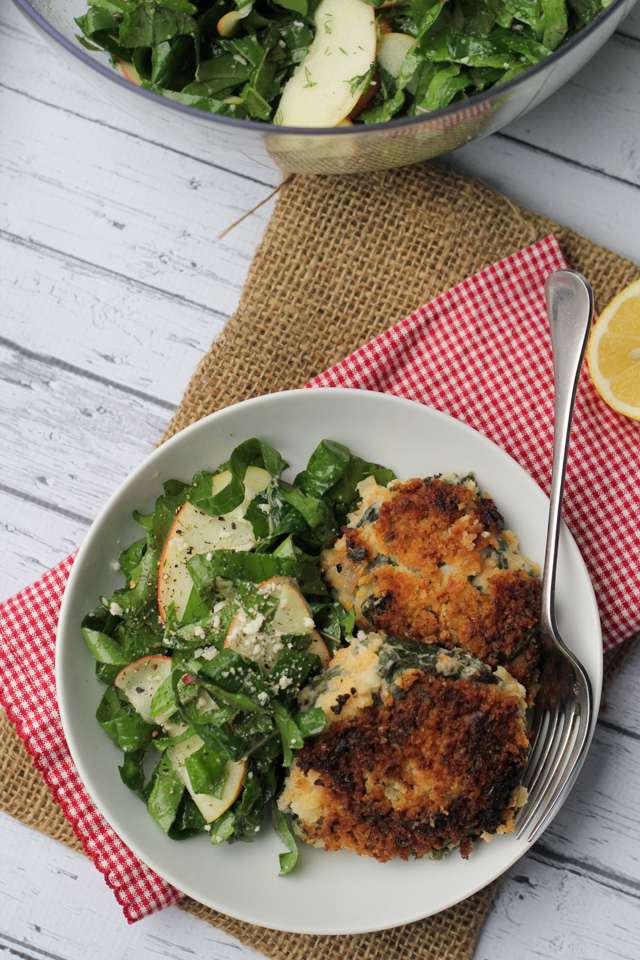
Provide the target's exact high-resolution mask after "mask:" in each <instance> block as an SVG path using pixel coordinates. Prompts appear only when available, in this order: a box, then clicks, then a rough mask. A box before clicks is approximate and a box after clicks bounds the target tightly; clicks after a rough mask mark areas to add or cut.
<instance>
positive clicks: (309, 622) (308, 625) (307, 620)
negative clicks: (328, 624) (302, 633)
mask: <svg viewBox="0 0 640 960" xmlns="http://www.w3.org/2000/svg"><path fill="white" fill-rule="evenodd" d="M302 622H303V624H304V625H305V627H306V628H307V629H308V630H310V629H311V628H312V627H313V617H305V618H304V620H303V621H302Z"/></svg>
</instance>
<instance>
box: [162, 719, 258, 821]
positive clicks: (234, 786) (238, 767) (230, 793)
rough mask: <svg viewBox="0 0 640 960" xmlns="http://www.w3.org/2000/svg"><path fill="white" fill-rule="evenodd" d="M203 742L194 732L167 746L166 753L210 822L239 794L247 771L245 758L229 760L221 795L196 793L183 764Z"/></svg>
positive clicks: (226, 808) (199, 808)
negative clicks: (190, 735) (173, 744)
mask: <svg viewBox="0 0 640 960" xmlns="http://www.w3.org/2000/svg"><path fill="white" fill-rule="evenodd" d="M203 743H204V741H203V740H201V738H200V737H199V736H198V735H197V734H195V735H194V736H193V737H189V739H188V740H183V741H182V743H176V744H175V746H173V747H168V748H167V751H166V753H167V757H168V758H169V760H170V762H171V765H172V767H173V769H174V770H175V772H176V773H177V774H178V776H179V777H180V779H181V780H182V782H183V783H184V785H185V787H186V788H187V790H188V792H189V793H190V795H191V796H192V798H193V801H194V803H195V805H196V806H197V808H198V810H199V811H200V813H201V814H202V816H203V817H204V818H205V820H206V821H207V823H212V822H213V821H214V820H217V819H218V817H221V816H222V814H223V813H224V812H225V810H228V809H229V807H230V806H231V804H232V803H233V802H234V800H236V799H237V797H238V796H239V794H240V791H241V789H242V784H243V782H244V778H245V774H246V772H247V760H246V759H243V760H238V761H237V762H234V761H233V760H229V761H228V762H227V781H226V783H225V785H224V789H223V791H222V796H221V797H212V796H211V795H210V794H208V793H196V792H195V790H194V789H193V787H192V786H191V779H190V777H189V773H188V771H187V768H186V766H185V760H186V759H187V757H190V756H191V754H192V753H195V752H196V750H199V749H200V747H201V746H202V745H203Z"/></svg>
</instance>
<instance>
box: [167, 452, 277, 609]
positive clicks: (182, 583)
mask: <svg viewBox="0 0 640 960" xmlns="http://www.w3.org/2000/svg"><path fill="white" fill-rule="evenodd" d="M230 480H231V473H230V472H229V471H228V470H225V471H224V472H223V473H220V474H217V475H216V476H215V477H214V478H213V483H212V494H213V495H214V496H215V495H216V494H218V493H220V492H221V491H222V490H224V488H225V487H226V486H227V484H228V483H229V482H230ZM270 481H271V476H270V475H269V473H268V472H267V471H266V470H262V469H261V468H260V467H249V468H248V469H247V473H246V476H245V480H244V486H245V493H246V496H245V499H244V501H243V502H242V503H241V504H240V505H239V506H238V507H236V508H235V509H234V510H231V511H230V512H229V513H226V514H225V515H224V516H222V517H211V516H209V514H207V513H204V512H203V511H202V510H199V509H198V508H197V507H195V506H194V505H193V504H192V503H185V504H184V506H183V507H181V509H180V510H179V511H178V514H177V515H176V519H175V520H174V522H173V524H172V526H171V529H170V530H169V534H168V536H167V539H166V541H165V545H164V550H163V551H162V555H161V557H160V564H159V567H158V609H159V611H160V616H161V617H162V622H163V623H166V622H167V610H168V609H169V605H170V604H171V603H173V604H174V608H175V615H176V618H177V620H178V621H180V620H182V617H183V616H184V611H185V609H186V606H187V603H188V601H189V596H190V595H191V590H192V588H193V581H192V580H191V575H190V574H189V570H188V568H187V561H188V560H189V559H190V558H191V557H193V556H195V555H196V554H201V553H204V554H207V553H211V552H213V551H214V550H237V551H241V550H251V548H252V547H255V545H256V538H255V536H254V533H253V527H252V525H251V523H250V522H249V521H248V520H245V519H244V514H245V513H246V510H247V507H248V506H249V504H250V503H251V501H252V500H253V498H254V497H255V496H256V494H258V493H260V492H261V491H262V490H265V489H266V487H267V486H268V485H269V483H270Z"/></svg>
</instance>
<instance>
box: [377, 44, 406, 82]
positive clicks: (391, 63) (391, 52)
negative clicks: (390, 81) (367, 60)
mask: <svg viewBox="0 0 640 960" xmlns="http://www.w3.org/2000/svg"><path fill="white" fill-rule="evenodd" d="M415 42H416V38H415V37H411V36H409V34H408V33H383V34H382V36H381V37H380V41H379V43H378V49H377V51H376V60H377V61H378V63H379V64H380V66H381V67H383V68H384V69H385V70H386V71H387V73H390V74H391V76H392V77H395V78H396V79H397V78H398V77H399V76H400V67H401V66H402V61H403V60H404V58H405V57H406V55H407V53H408V52H409V50H410V49H411V47H413V46H415Z"/></svg>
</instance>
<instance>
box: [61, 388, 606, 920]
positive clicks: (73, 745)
mask: <svg viewBox="0 0 640 960" xmlns="http://www.w3.org/2000/svg"><path fill="white" fill-rule="evenodd" d="M354 394H358V395H360V397H362V396H363V395H364V396H366V397H367V398H368V400H367V401H365V402H370V403H371V404H372V405H375V404H382V405H383V406H387V405H391V406H394V405H395V407H396V409H397V410H398V413H400V412H401V410H402V408H403V407H404V408H405V409H406V410H408V409H409V408H411V409H412V410H415V408H416V407H418V408H420V409H421V410H422V411H424V413H425V415H426V418H434V422H438V421H440V422H442V421H444V422H446V423H447V425H449V426H450V425H451V424H454V425H455V426H454V427H453V428H452V429H454V430H456V431H460V432H461V435H462V436H464V435H466V436H468V437H474V438H480V439H481V441H482V442H483V443H484V444H487V445H488V446H489V448H491V451H492V453H493V455H494V456H496V457H497V458H498V459H502V458H506V460H504V461H503V462H504V463H506V462H507V461H508V462H509V465H510V469H513V470H514V472H515V474H516V475H518V477H519V480H520V481H521V482H522V483H523V484H524V486H525V487H527V486H528V487H529V489H531V485H533V487H535V490H536V491H537V493H538V495H540V496H542V497H544V500H545V501H546V502H547V503H548V500H547V498H546V496H545V494H544V493H543V492H542V491H541V490H540V488H539V487H538V486H537V484H536V483H535V481H534V480H533V479H532V478H531V476H530V475H529V474H528V473H527V472H526V471H525V470H524V468H523V467H521V466H520V465H519V464H518V463H517V461H515V460H514V459H513V458H512V457H511V456H510V455H509V454H507V453H506V452H505V451H504V450H503V449H502V448H501V447H499V446H498V445H497V444H495V443H494V442H493V441H491V440H489V439H488V438H487V437H485V436H484V435H483V434H481V433H480V432H479V431H476V430H474V429H473V428H472V427H470V426H469V425H467V424H465V423H464V422H462V421H460V420H457V419H455V418H454V417H451V416H450V415H449V414H447V413H444V412H442V411H440V410H437V409H435V408H433V407H429V406H426V405H424V404H420V403H418V402H417V401H412V400H408V399H405V398H403V397H397V396H395V395H391V394H382V393H378V392H375V391H366V390H353V389H346V388H342V387H322V388H316V389H312V390H308V389H306V390H305V389H298V390H288V391H281V392H279V393H275V394H268V395H265V396H261V397H256V398H252V399H249V400H245V401H242V402H241V403H238V404H234V405H232V406H230V407H226V408H224V409H222V410H219V411H216V412H214V413H212V414H209V415H208V416H207V417H204V418H202V419H201V420H199V421H197V422H196V423H194V424H191V425H190V426H188V427H186V428H185V429H184V430H182V431H180V432H179V433H178V434H176V435H174V436H173V437H171V438H170V439H169V440H167V441H166V442H165V443H164V444H162V445H161V446H160V447H158V448H156V449H155V450H154V451H153V452H152V453H151V454H150V455H149V456H148V457H146V458H145V459H144V460H143V461H142V462H141V463H140V464H139V466H138V467H136V468H135V469H134V470H133V471H132V472H131V473H130V474H129V475H128V477H127V478H126V479H125V480H124V481H123V482H122V483H121V484H120V485H119V486H118V488H117V489H116V490H115V492H114V493H113V494H112V495H111V496H110V497H109V499H108V500H107V502H106V503H105V505H104V506H103V508H102V509H101V510H100V512H99V513H98V515H97V517H96V519H95V520H94V522H93V524H92V525H91V527H90V529H89V531H88V533H87V535H86V537H85V540H84V542H83V544H82V545H81V547H80V549H79V551H78V554H77V556H76V559H75V562H74V564H73V567H72V570H71V574H70V577H69V580H68V582H67V586H66V589H65V594H64V597H63V602H62V605H61V609H60V614H59V621H58V639H57V643H56V657H55V681H56V688H57V691H58V701H59V709H60V716H61V720H62V726H63V730H64V733H65V737H66V739H67V743H68V746H69V750H70V753H71V756H72V758H73V760H74V763H75V764H76V767H77V769H78V773H79V775H80V779H81V780H82V782H83V784H84V786H85V789H86V790H87V792H88V793H89V795H90V796H91V798H92V800H93V801H94V803H95V804H96V806H97V808H98V809H99V810H100V812H101V813H102V815H103V816H104V817H105V819H106V820H107V822H108V823H109V824H110V826H111V827H112V828H113V829H114V831H115V832H116V833H117V834H118V836H119V837H120V838H121V839H122V840H123V842H124V843H125V844H126V845H127V846H128V847H129V848H130V849H131V850H132V851H133V852H134V853H135V854H136V856H138V857H139V859H140V860H142V861H143V862H144V863H146V864H147V865H148V866H149V867H150V868H151V869H152V870H154V871H155V872H156V873H158V875H159V876H162V877H163V878H164V879H165V880H167V882H169V883H172V884H173V885H174V886H177V887H178V888H179V889H180V890H181V892H183V893H185V894H186V895H188V896H190V897H192V898H193V899H195V900H197V901H199V902H201V903H204V904H205V905H207V906H210V907H212V908H213V909H216V910H222V912H224V913H227V914H228V915H230V916H233V917H235V918H237V919H238V920H243V921H246V922H248V923H253V924H256V925H258V926H265V927H269V926H270V924H269V923H268V922H264V918H262V919H257V918H256V914H255V910H254V911H252V910H251V909H250V908H249V909H247V908H246V907H244V906H243V905H239V906H238V908H237V909H234V910H233V911H230V910H229V909H228V905H225V907H224V908H223V907H221V906H220V905H219V903H216V902H214V901H213V900H212V899H211V898H210V897H204V898H203V896H202V892H201V891H199V890H198V889H195V888H191V887H190V884H189V882H188V880H187V881H186V882H185V878H181V879H180V881H179V882H176V879H175V878H172V877H171V876H167V870H166V868H164V867H162V866H161V864H160V863H158V862H157V858H156V857H154V856H153V855H151V856H150V854H149V850H148V849H145V848H143V847H141V845H140V844H139V843H138V840H137V837H136V836H135V835H132V834H131V833H130V832H129V830H128V829H127V826H126V824H125V825H123V824H122V823H120V822H119V821H118V819H117V817H115V818H114V817H113V816H109V815H107V813H105V810H104V807H103V804H102V799H101V797H100V795H99V791H98V792H96V789H95V786H94V783H93V779H92V775H91V774H90V773H89V770H88V768H87V764H86V763H85V755H84V753H83V748H82V747H81V746H80V744H79V742H78V739H77V737H76V734H75V728H74V725H73V722H72V720H71V715H72V710H71V709H70V705H71V704H70V693H71V691H70V690H69V689H68V685H67V682H66V676H65V669H64V667H65V655H66V654H67V648H68V646H69V643H72V642H74V641H73V639H72V638H73V629H74V623H70V622H69V618H70V613H71V606H72V599H73V597H74V594H75V590H76V589H77V584H78V582H79V581H81V579H82V576H83V572H84V570H83V565H84V561H85V557H86V555H87V554H88V553H89V551H90V549H91V547H92V545H93V541H94V538H95V537H96V536H97V533H98V532H99V531H100V528H101V526H102V525H103V523H104V522H105V519H106V518H108V516H109V514H110V513H111V512H112V510H113V508H114V505H115V504H116V503H117V502H118V501H119V500H120V499H121V498H122V497H123V495H124V494H126V493H127V491H128V490H129V489H130V488H132V487H133V486H135V484H136V482H137V481H139V479H140V478H142V477H144V476H145V475H146V474H147V473H148V472H149V470H150V469H152V468H153V467H154V466H155V465H156V463H157V462H158V461H161V460H163V459H165V458H166V457H167V456H168V454H167V451H169V452H170V451H171V450H172V449H173V448H174V447H176V446H180V445H182V444H185V443H186V442H188V441H189V439H190V438H192V437H193V436H194V435H196V434H198V433H199V432H201V431H204V432H206V431H207V430H208V429H209V428H210V426H211V424H219V423H224V421H225V420H226V419H229V420H230V421H231V422H233V420H235V419H236V418H237V417H238V411H239V410H240V411H241V416H244V415H245V414H246V413H247V411H248V412H249V413H251V411H252V410H255V409H256V408H258V407H264V405H265V404H267V405H269V404H273V405H274V406H277V405H279V404H281V403H283V402H284V403H287V402H288V399H294V400H295V402H296V405H297V408H298V409H300V408H301V406H304V405H306V404H308V403H309V402H311V403H312V404H316V403H318V402H319V403H320V404H323V403H325V400H328V398H329V397H331V396H334V397H335V396H336V395H339V397H340V401H341V402H343V401H344V402H346V403H349V402H350V399H349V397H351V399H353V398H352V396H351V395H354ZM319 397H321V398H322V399H320V400H319V401H318V398H319ZM249 435H252V434H250V433H248V434H246V436H249ZM327 435H330V434H327ZM246 436H243V437H238V438H237V440H234V445H235V443H236V442H239V441H240V439H246ZM319 439H321V437H318V438H317V439H316V438H314V440H315V442H318V440H319ZM311 449H313V445H312V446H311V447H310V449H309V450H308V451H305V454H306V455H307V456H308V454H309V453H310V452H311ZM354 452H356V453H358V452H360V451H358V450H356V449H354ZM380 459H381V460H383V458H382V457H381V458H380ZM300 465H301V464H299V463H297V464H296V467H297V468H299V467H300ZM174 472H175V471H174ZM167 476H168V475H165V476H162V477H160V475H158V477H157V481H156V483H157V487H158V492H159V491H160V487H161V483H162V480H164V479H167ZM490 492H491V491H490ZM497 505H498V508H499V509H500V504H499V503H498V504H497ZM516 533H518V531H517V530H516ZM562 535H563V543H564V545H565V549H569V551H570V552H571V553H574V552H575V553H576V554H577V558H578V560H579V563H580V564H581V565H582V568H583V573H584V575H585V576H586V578H587V581H588V586H589V590H588V591H587V594H588V595H586V596H584V597H583V598H581V602H584V603H587V604H590V606H591V610H590V614H589V615H590V617H591V619H592V621H593V623H592V627H593V630H594V636H593V638H592V640H591V641H590V642H591V643H592V644H593V645H594V649H595V645H596V644H599V647H600V651H601V649H602V645H601V634H600V621H599V615H598V610H597V604H596V600H595V595H594V592H593V587H592V586H591V582H590V579H589V576H588V573H587V571H586V567H585V565H584V561H583V560H582V557H581V556H580V554H579V550H578V547H577V545H576V544H575V541H574V539H573V537H572V535H571V534H570V532H569V531H568V529H567V528H566V526H564V524H563V531H562ZM96 599H97V589H96ZM75 627H76V631H77V635H79V630H77V624H75ZM76 639H77V636H76ZM592 652H593V651H592ZM589 674H590V677H591V681H592V684H593V690H594V719H593V724H592V729H591V733H590V736H592V734H593V729H594V728H595V722H596V718H597V712H598V705H599V701H600V695H601V689H602V661H601V656H600V659H599V660H598V659H596V660H594V662H593V663H592V664H591V665H590V667H589ZM96 683H97V681H96ZM96 705H97V702H96ZM98 729H99V728H98V726H97V724H96V730H98ZM114 775H116V774H115V771H114ZM123 789H126V788H123ZM565 799H566V797H565ZM138 802H139V801H138ZM558 809H559V808H558ZM556 813H557V811H556ZM550 822H551V821H550ZM511 839H512V838H511V837H509V838H499V840H500V841H502V842H504V841H505V840H511ZM514 845H515V849H514V850H513V851H512V853H511V855H509V856H506V857H504V858H503V860H504V862H501V865H500V867H499V868H497V869H495V870H494V871H493V872H491V873H490V874H488V875H487V876H485V877H484V878H483V879H482V881H481V882H477V883H475V884H473V885H471V886H469V887H465V888H464V890H463V892H462V893H461V894H460V895H455V896H454V897H449V898H448V899H446V900H445V901H439V902H438V904H437V906H435V908H434V909H431V908H430V907H428V906H427V907H426V909H425V910H421V911H419V912H417V913H416V912H415V910H414V912H413V913H412V914H411V915H402V916H398V917H397V918H396V919H393V920H392V921H391V922H389V919H388V918H387V919H385V921H384V922H383V923H380V922H373V923H372V922H371V921H368V922H358V921H357V920H355V919H354V921H353V922H351V923H349V924H348V925H347V926H345V925H344V924H343V925H342V926H341V927H340V928H339V929H328V928H327V925H326V924H324V923H317V922H316V923H310V922H308V921H307V922H304V923H298V922H297V921H296V922H293V923H289V924H287V923H286V922H285V923H282V922H280V923H279V924H278V926H277V927H275V928H274V929H278V930H282V931H284V932H292V933H306V934H313V935H327V934H329V935H340V934H356V933H368V932H373V931H376V930H383V929H389V928H392V927H395V926H399V925H403V924H406V923H411V922H414V921H416V920H420V919H423V918H425V917H427V916H431V915H432V914H434V913H437V912H440V911H441V910H444V909H447V908H448V907H451V906H453V905H455V904H456V903H459V902H460V901H461V900H463V899H466V898H467V897H469V896H471V895H472V894H474V893H476V892H477V891H478V890H480V889H482V888H483V887H484V886H486V885H487V884H489V883H490V882H491V881H492V880H494V879H496V877H498V876H499V875H501V874H502V873H503V872H504V871H505V870H506V869H508V868H509V867H510V866H512V865H513V863H515V862H516V861H517V860H518V859H519V858H520V857H521V856H523V855H524V853H526V852H527V850H528V849H529V845H528V844H526V843H524V841H520V842H518V843H516V842H515V840H514V844H513V845H512V846H514ZM238 846H244V845H238ZM235 849H237V847H236V848H235ZM254 849H255V848H254ZM322 855H323V856H333V857H335V856H337V855H335V854H331V855H329V854H322ZM340 856H342V854H340ZM453 856H455V853H454V854H453ZM358 859H366V858H358ZM385 866H386V865H385ZM293 876H294V875H292V877H293Z"/></svg>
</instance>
